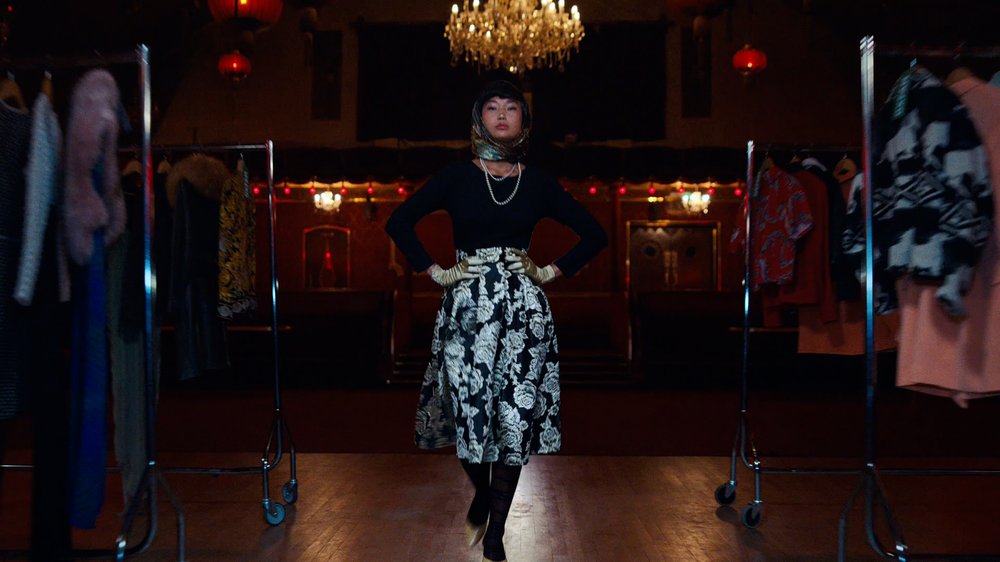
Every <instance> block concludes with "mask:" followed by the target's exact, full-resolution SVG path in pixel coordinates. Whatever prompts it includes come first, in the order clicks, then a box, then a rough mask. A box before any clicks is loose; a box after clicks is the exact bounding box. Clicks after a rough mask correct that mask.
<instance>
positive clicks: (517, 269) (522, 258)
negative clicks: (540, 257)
mask: <svg viewBox="0 0 1000 562" xmlns="http://www.w3.org/2000/svg"><path fill="white" fill-rule="evenodd" d="M506 260H507V271H512V272H514V273H523V274H525V275H527V276H528V277H530V278H531V280H532V281H534V282H535V283H537V284H539V285H544V284H546V283H548V282H549V281H552V280H553V279H555V278H556V277H557V276H558V275H559V273H560V272H559V268H557V267H556V266H554V265H551V264H550V265H547V266H545V267H538V266H537V265H535V262H533V261H531V258H529V257H528V254H525V253H524V252H522V251H521V250H511V251H510V253H508V254H507V258H506Z"/></svg>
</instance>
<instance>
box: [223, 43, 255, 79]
mask: <svg viewBox="0 0 1000 562" xmlns="http://www.w3.org/2000/svg"><path fill="white" fill-rule="evenodd" d="M251 68H252V67H251V65H250V59H248V58H246V56H244V55H243V54H242V53H240V52H239V51H233V52H231V53H226V54H224V55H222V56H221V57H219V74H221V75H223V76H225V77H226V78H228V79H230V80H232V81H233V82H240V81H241V80H243V79H244V78H246V77H247V76H249V75H250V70H251Z"/></svg>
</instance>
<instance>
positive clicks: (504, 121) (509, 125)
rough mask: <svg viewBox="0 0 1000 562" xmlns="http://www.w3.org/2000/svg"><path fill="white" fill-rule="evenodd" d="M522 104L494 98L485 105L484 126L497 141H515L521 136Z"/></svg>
mask: <svg viewBox="0 0 1000 562" xmlns="http://www.w3.org/2000/svg"><path fill="white" fill-rule="evenodd" d="M522 117H523V116H522V115H521V104H520V103H519V102H518V101H516V100H512V99H507V98H501V97H497V96H493V97H492V98H490V99H488V100H486V103H484V104H483V124H485V125H486V130H487V131H488V132H489V133H490V136H492V137H493V138H494V139H496V140H501V141H504V140H514V139H516V138H517V136H518V135H520V134H521V119H522Z"/></svg>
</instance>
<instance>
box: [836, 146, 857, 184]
mask: <svg viewBox="0 0 1000 562" xmlns="http://www.w3.org/2000/svg"><path fill="white" fill-rule="evenodd" d="M856 175H858V165H857V164H856V163H855V162H854V160H851V159H850V158H849V157H848V156H847V154H846V153H845V154H844V157H843V158H841V159H840V161H839V162H837V165H836V166H834V167H833V177H835V178H837V179H838V180H840V181H844V180H849V179H852V178H853V177H854V176H856Z"/></svg>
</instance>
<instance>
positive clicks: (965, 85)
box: [896, 78, 1000, 407]
mask: <svg viewBox="0 0 1000 562" xmlns="http://www.w3.org/2000/svg"><path fill="white" fill-rule="evenodd" d="M950 88H951V90H952V91H953V92H954V93H955V94H956V95H958V97H959V98H961V100H962V103H963V104H964V105H965V106H966V108H967V109H968V111H969V115H970V116H971V117H972V121H973V123H974V124H975V125H976V129H977V131H978V132H979V136H980V137H981V138H982V141H983V145H984V147H985V148H986V152H987V153H988V155H989V157H990V178H991V179H992V182H993V197H994V201H996V202H1000V88H997V87H995V86H991V85H989V84H987V83H986V82H983V81H982V80H979V79H978V78H965V79H963V80H960V81H958V82H956V83H955V84H952V85H951V86H950ZM998 239H1000V221H996V220H994V224H993V234H992V236H991V237H990V238H989V240H988V241H987V243H986V247H985V248H984V250H983V254H982V257H981V258H980V262H979V265H978V266H977V268H976V274H975V277H974V278H973V282H972V287H971V288H970V290H969V292H968V294H967V295H966V296H965V305H966V310H968V313H969V314H968V316H967V317H965V318H958V317H954V316H950V315H948V314H946V313H945V312H944V310H943V309H942V307H941V305H940V304H939V303H938V302H937V299H935V297H934V293H935V291H936V290H937V286H935V285H929V284H921V283H919V282H916V281H913V280H912V279H909V278H903V279H900V280H899V281H898V282H897V283H896V287H897V291H898V294H899V304H900V306H899V312H900V322H901V326H900V334H899V337H900V342H899V362H898V366H897V374H896V384H897V385H898V386H900V387H905V388H910V389H913V390H919V391H921V392H927V393H930V394H937V395H941V396H949V397H951V398H952V399H954V400H955V402H956V403H958V405H960V406H962V407H965V406H967V401H968V400H969V399H971V398H981V397H984V396H991V395H996V394H1000V243H998Z"/></svg>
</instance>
